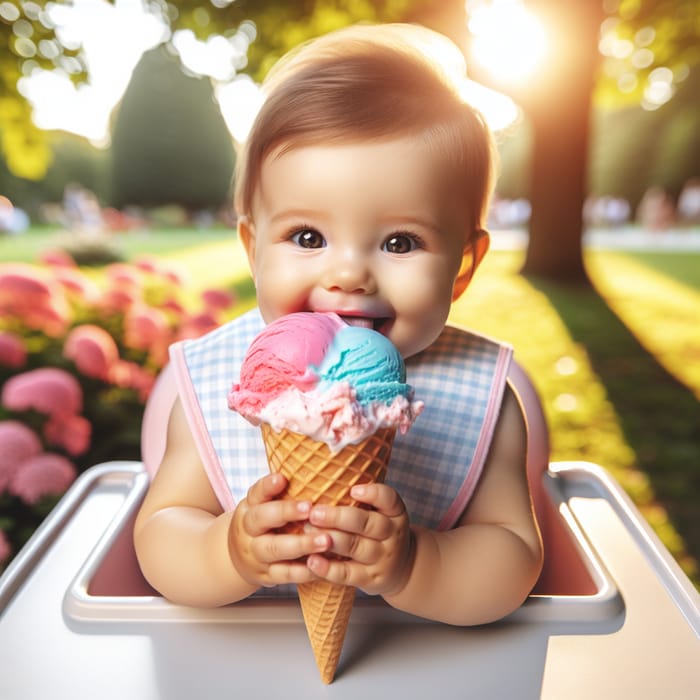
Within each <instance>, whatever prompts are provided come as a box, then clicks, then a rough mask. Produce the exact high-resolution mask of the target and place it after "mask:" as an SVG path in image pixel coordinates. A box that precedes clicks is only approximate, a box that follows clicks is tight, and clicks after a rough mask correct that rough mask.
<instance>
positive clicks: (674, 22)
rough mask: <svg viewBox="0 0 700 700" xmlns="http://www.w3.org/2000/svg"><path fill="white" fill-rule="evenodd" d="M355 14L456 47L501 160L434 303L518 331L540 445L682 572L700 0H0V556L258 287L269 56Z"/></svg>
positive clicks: (133, 431)
mask: <svg viewBox="0 0 700 700" xmlns="http://www.w3.org/2000/svg"><path fill="white" fill-rule="evenodd" d="M88 20H89V21H88ZM355 21H370V22H377V21H410V22H419V23H422V24H425V25H427V26H429V27H432V28H435V29H437V30H438V31H441V32H443V33H445V34H446V35H447V36H449V37H450V38H452V39H453V40H454V41H455V42H456V44H457V45H458V46H459V47H460V48H461V49H462V50H463V51H464V54H465V56H466V60H467V66H468V74H469V77H470V78H471V79H472V80H475V81H476V83H469V85H468V86H466V85H465V91H466V92H467V95H468V99H473V100H474V101H475V102H476V103H477V104H478V105H479V107H480V108H481V109H483V110H484V112H485V114H486V116H487V118H488V119H489V120H490V121H491V123H492V124H493V126H494V128H495V129H496V130H497V139H498V147H499V152H500V155H501V177H500V180H499V183H498V187H497V196H496V198H495V199H494V203H493V206H492V210H491V222H490V224H491V229H492V231H493V251H492V253H491V254H490V255H489V256H488V257H487V260H486V262H485V264H484V266H483V267H482V269H480V271H479V272H478V274H477V277H476V279H475V280H474V283H473V285H472V287H471V288H470V290H469V292H468V294H466V295H465V296H464V297H463V298H462V299H461V300H460V301H459V302H458V303H457V304H455V306H454V309H453V313H452V320H453V321H455V322H457V323H462V324H466V325H469V326H470V327H472V328H475V329H477V330H479V331H481V332H484V333H487V334H489V335H492V336H495V337H499V338H501V339H504V340H506V341H509V342H511V343H513V345H514V346H515V348H516V357H517V358H518V359H519V360H520V362H521V363H522V364H523V365H524V366H525V367H526V368H527V370H528V371H529V373H530V374H531V376H532V378H533V380H534V382H535V384H536V386H537V388H538V390H539V392H540V394H541V396H542V399H543V402H544V405H545V410H546V414H547V418H548V421H549V424H550V429H551V440H552V459H554V460H572V459H573V460H577V459H583V460H589V461H593V462H596V463H599V464H601V465H603V466H604V467H606V468H607V469H609V470H610V471H611V473H612V474H613V475H614V476H615V478H616V479H617V480H618V481H619V482H620V483H621V485H622V486H623V488H624V489H625V490H626V491H627V493H628V494H629V495H630V496H631V498H632V500H633V501H634V502H635V503H636V505H637V506H638V507H639V508H640V510H641V512H642V513H643V515H644V517H645V518H646V519H647V520H648V522H649V523H650V524H651V525H652V527H653V528H654V529H655V531H656V532H657V534H658V535H659V536H660V538H661V539H662V541H663V542H664V544H665V545H666V546H667V547H668V548H669V550H670V551H671V552H672V554H673V556H674V557H675V558H676V559H677V561H678V562H679V563H680V564H681V566H682V567H683V568H684V570H685V571H686V572H687V573H688V574H689V576H690V577H691V579H692V580H693V581H694V582H695V584H696V585H700V572H699V569H698V560H699V559H700V513H699V512H698V502H699V498H698V496H699V494H700V411H699V404H698V399H699V397H700V363H699V362H698V361H699V360H700V324H698V309H700V265H699V262H700V203H699V202H698V197H700V194H699V192H700V190H699V189H698V180H697V178H698V177H700V109H698V107H699V106H700V105H699V102H700V97H698V96H699V95H700V90H699V82H700V50H699V48H698V47H700V3H699V2H698V0H684V1H681V2H678V1H676V2H671V1H670V0H666V1H664V0H605V1H601V2H598V0H592V1H591V2H575V1H572V2H567V1H560V0H536V1H535V0H532V1H530V2H519V1H518V0H493V1H492V2H489V1H488V0H470V1H469V2H467V3H466V4H465V3H464V2H459V1H455V0H443V1H441V2H427V1H425V0H383V1H380V0H375V1H374V2H370V1H369V0H353V1H351V0H345V1H338V2H329V1H325V0H305V1H301V0H299V1H295V2H281V1H274V0H258V1H256V2H248V1H246V0H237V1H236V2H227V1H226V0H216V1H212V2H177V3H166V2H160V1H159V2H152V3H149V4H148V7H147V8H145V9H144V8H143V6H142V5H141V3H140V2H138V0H134V1H131V2H129V1H128V0H121V1H119V0H116V1H115V2H113V3H108V2H103V0H82V1H81V0H75V2H63V3H44V2H20V1H19V0H15V1H13V2H0V90H1V92H0V145H1V152H0V385H1V386H2V393H1V394H0V567H1V566H2V565H3V563H4V564H7V562H9V561H10V559H11V557H12V556H13V554H14V553H16V552H17V550H18V548H19V547H21V546H22V544H23V543H24V542H25V541H26V539H27V538H28V537H29V536H30V535H31V533H32V532H33V531H34V529H35V528H36V527H37V526H38V525H39V523H40V522H41V520H42V519H43V518H44V517H45V516H46V514H47V513H48V512H49V511H50V509H51V507H52V506H53V505H54V504H55V502H56V500H57V499H58V498H59V497H60V495H61V493H62V492H63V491H64V490H65V489H66V488H67V487H68V486H69V485H70V483H71V482H72V481H73V480H74V479H75V477H76V476H77V474H78V473H80V472H82V471H83V470H85V469H87V468H88V467H90V466H92V465H93V464H96V463H98V462H101V461H104V460H108V459H129V458H134V459H138V457H139V428H140V418H141V415H142V412H143V405H144V402H145V400H146V398H147V396H148V393H149V391H150V388H151V386H152V383H153V380H154V378H155V376H156V375H157V373H158V371H159V370H160V368H161V367H162V366H163V364H164V362H165V361H166V357H167V352H166V350H167V345H168V344H169V343H170V342H172V341H174V340H176V339H178V338H182V337H193V336H196V335H198V334H201V333H203V332H206V331H207V330H209V329H210V328H212V327H214V326H215V325H217V324H219V323H221V322H223V321H225V320H226V319H228V318H231V317H233V316H235V315H237V314H239V313H241V312H242V311H244V310H246V309H248V308H250V307H251V306H252V305H253V304H254V290H253V286H252V283H251V281H250V278H249V276H248V273H247V267H246V264H245V259H244V255H243V253H242V249H241V248H240V247H239V245H238V243H237V242H236V236H235V219H234V216H233V213H232V210H231V202H230V192H231V179H232V175H233V168H234V163H235V142H236V140H237V139H241V138H243V134H244V133H245V127H246V124H249V121H250V118H251V115H252V114H253V113H254V109H255V106H256V104H259V99H260V98H259V93H258V92H257V89H256V84H257V82H259V81H260V80H261V79H262V78H263V77H264V75H265V73H266V72H267V70H268V69H269V67H270V66H271V65H272V64H273V63H274V61H275V60H276V58H277V57H279V56H280V55H281V54H283V53H284V52H285V51H286V50H288V49H289V48H292V47H293V46H294V45H296V44H298V43H299V42H301V41H304V40H306V39H308V38H310V37H313V36H316V35H319V34H322V33H324V32H326V31H329V30H332V29H334V28H337V27H340V26H343V25H346V24H349V23H352V22H355ZM90 22H91V23H90ZM76 27H82V28H83V30H82V31H83V33H82V34H81V33H80V31H78V30H77V29H76ZM105 27H108V31H109V34H110V35H111V38H112V41H111V42H107V41H106V39H105V38H104V37H105V36H106V35H105V34H104V29H105ZM144 28H145V29H146V30H148V31H143V32H142V31H136V30H137V29H139V30H140V29H144ZM100 29H101V30H102V31H103V34H100V32H99V31H98V30H100ZM98 35H100V37H101V40H102V44H103V46H102V54H101V60H102V61H105V62H106V63H105V64H100V63H98V60H97V54H95V53H92V52H93V51H95V49H94V46H95V41H96V37H97V36H98ZM137 37H141V39H139V40H137ZM91 41H92V43H91ZM139 42H140V43H139ZM104 65H111V66H112V67H114V66H117V65H118V66H119V67H120V68H121V72H120V73H119V77H118V79H117V78H116V77H115V76H116V74H114V75H112V74H109V73H106V74H102V75H100V70H104V68H100V66H104ZM110 77H111V79H110ZM120 80H121V81H122V83H120V82H119V81H120ZM104 82H107V83H110V84H111V86H112V88H113V91H112V93H111V94H110V96H109V97H108V98H106V102H105V101H104V100H103V103H102V104H101V106H100V110H101V111H99V113H96V116H95V118H94V119H93V120H92V121H90V120H89V119H87V117H89V116H90V109H91V107H90V103H89V102H88V101H86V100H85V99H84V98H86V97H87V96H90V95H91V94H93V93H96V92H97V87H98V85H99V84H101V83H104ZM56 86H58V87H56ZM486 87H487V88H489V90H485V88H486ZM59 88H60V89H59ZM467 88H468V90H467ZM81 100H82V101H81ZM110 100H111V102H110ZM52 120H53V121H52ZM73 132H78V133H73ZM47 370H49V371H47Z"/></svg>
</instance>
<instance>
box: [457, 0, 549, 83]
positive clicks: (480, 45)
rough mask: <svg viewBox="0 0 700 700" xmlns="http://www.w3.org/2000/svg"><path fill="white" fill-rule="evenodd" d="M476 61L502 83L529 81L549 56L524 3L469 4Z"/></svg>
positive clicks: (504, 0) (477, 1) (484, 1)
mask: <svg viewBox="0 0 700 700" xmlns="http://www.w3.org/2000/svg"><path fill="white" fill-rule="evenodd" d="M466 8H467V14H468V17H469V22H468V26H469V31H470V32H471V34H472V35H473V37H474V40H473V44H472V53H473V56H474V59H475V60H476V61H478V62H479V63H480V64H481V65H482V66H483V67H484V68H486V69H487V70H488V71H489V72H490V73H492V74H493V76H494V77H495V78H497V79H499V80H502V81H503V82H507V83H517V82H521V81H523V80H525V79H526V78H528V77H530V76H531V75H532V74H533V73H534V72H535V70H536V69H537V68H538V66H539V65H540V64H541V62H542V60H543V59H544V57H545V55H546V53H547V46H548V42H547V35H546V32H545V29H544V27H543V25H542V24H541V23H540V21H539V20H538V19H537V18H536V17H535V16H534V15H533V14H532V13H531V12H528V10H527V9H526V8H525V6H524V5H523V3H522V1H521V0H490V1H489V0H468V2H467V4H466Z"/></svg>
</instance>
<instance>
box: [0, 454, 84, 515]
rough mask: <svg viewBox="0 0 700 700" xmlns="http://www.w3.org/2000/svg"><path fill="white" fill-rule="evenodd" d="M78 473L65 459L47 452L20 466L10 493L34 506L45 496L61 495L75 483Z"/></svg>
mask: <svg viewBox="0 0 700 700" xmlns="http://www.w3.org/2000/svg"><path fill="white" fill-rule="evenodd" d="M76 476H77V472H76V469H75V467H74V466H73V464H72V463H71V462H70V461H69V460H67V459H66V458H65V457H61V456H60V455H55V454H51V453H49V452H45V453H43V454H40V455H36V456H35V457H30V458H29V459H27V460H25V461H24V462H22V464H20V466H19V468H18V469H17V472H16V473H15V475H14V478H13V479H12V482H11V483H10V489H9V490H10V493H12V494H13V495H15V496H18V497H19V498H21V499H22V500H23V501H24V502H25V503H27V504H29V505H34V504H35V503H36V502H37V501H39V500H40V499H41V498H42V497H43V496H48V495H60V494H62V493H63V492H64V491H65V490H66V489H67V488H68V487H69V486H70V485H71V484H72V483H73V481H75V477H76Z"/></svg>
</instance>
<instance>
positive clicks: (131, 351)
mask: <svg viewBox="0 0 700 700" xmlns="http://www.w3.org/2000/svg"><path fill="white" fill-rule="evenodd" d="M41 263H42V264H41V265H29V264H24V263H3V264H0V568H1V567H2V565H3V562H4V563H6V562H7V561H9V559H10V557H11V556H12V554H13V553H14V552H16V551H17V550H18V549H19V547H21V546H22V545H23V544H24V542H25V541H26V540H27V539H28V537H29V536H30V535H31V534H32V532H33V531H34V530H35V529H36V527H37V526H38V525H39V523H40V522H41V520H42V519H43V518H44V517H45V516H46V515H47V513H48V512H49V510H50V509H51V508H52V507H53V505H54V504H55V503H56V501H57V500H58V498H60V496H61V495H62V494H63V493H64V492H65V490H66V489H67V488H68V487H69V486H70V484H71V483H72V482H73V481H74V480H75V478H76V477H77V475H78V474H79V473H80V472H82V471H83V470H85V469H87V468H88V467H90V466H92V465H94V464H97V463H99V462H103V461H107V460H110V459H139V458H140V430H141V419H142V416H143V409H144V405H145V402H146V399H147V398H148V395H149V393H150V391H151V388H152V386H153V383H154V381H155V378H156V376H157V375H158V373H159V371H160V370H161V368H162V367H163V366H164V364H165V363H166V362H167V358H168V346H169V345H170V344H171V343H173V342H175V341H177V340H180V339H183V338H192V337H197V336H199V335H201V334H203V333H205V332H207V331H209V330H211V329H213V328H215V327H216V326H218V325H220V323H221V322H222V320H224V319H223V316H224V314H225V313H226V312H227V311H228V310H229V309H230V308H231V307H232V306H233V304H234V303H235V299H234V296H233V295H232V294H231V293H229V292H227V291H223V290H216V289H211V290H206V291H204V292H202V294H201V295H200V297H199V303H198V307H197V308H196V309H191V308H187V307H186V304H185V302H184V296H185V295H184V286H185V285H184V282H183V280H182V279H181V278H180V277H179V276H178V275H177V274H175V273H174V272H173V271H171V270H169V269H167V268H166V267H164V266H162V265H161V264H159V263H158V262H156V261H154V260H151V259H146V258H143V259H139V260H136V261H135V262H134V263H133V264H124V263H118V264H113V265H110V266H108V267H106V268H105V269H104V272H103V274H102V275H100V276H99V282H98V281H96V277H95V276H93V275H89V274H87V273H85V272H84V271H82V270H81V269H80V268H79V267H78V266H77V265H76V264H75V262H74V261H73V260H72V259H71V258H70V257H68V256H67V255H65V254H63V253H49V254H47V255H45V256H44V257H43V259H42V260H41Z"/></svg>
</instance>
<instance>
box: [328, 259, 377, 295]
mask: <svg viewBox="0 0 700 700" xmlns="http://www.w3.org/2000/svg"><path fill="white" fill-rule="evenodd" d="M328 263H329V264H328V267H327V268H326V270H325V277H324V285H325V287H326V288H327V289H329V290H331V291H342V292H347V293H355V294H372V293H374V292H375V291H376V283H375V280H374V275H373V273H372V270H371V266H370V264H369V261H368V260H367V258H366V256H365V255H363V254H362V253H360V252H357V251H345V252H344V253H341V254H338V255H335V256H333V257H332V259H329V261H328Z"/></svg>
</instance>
